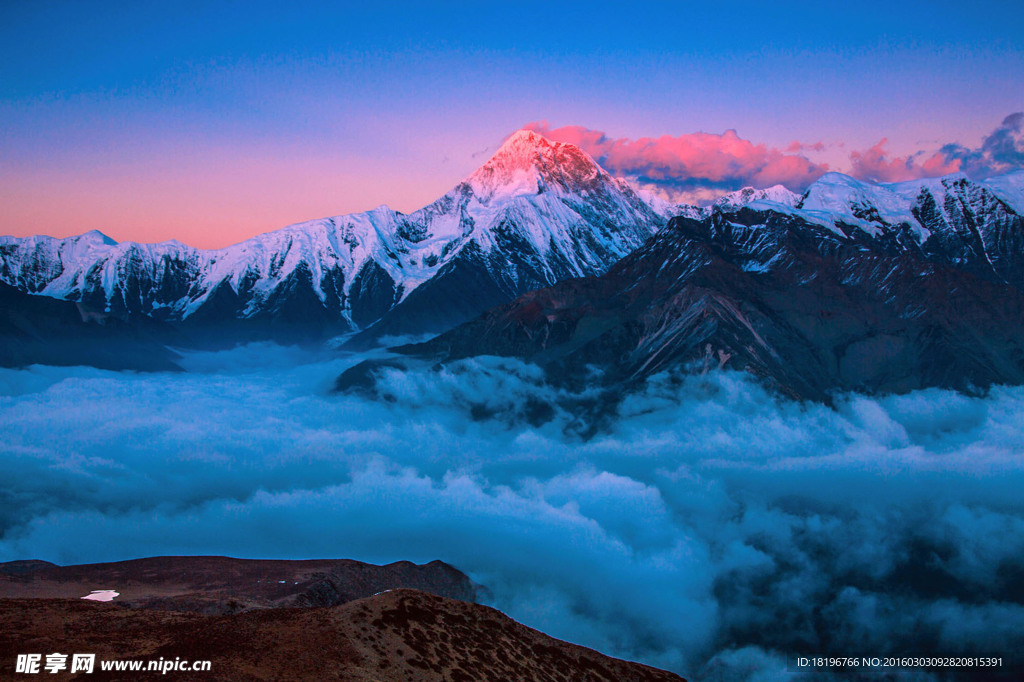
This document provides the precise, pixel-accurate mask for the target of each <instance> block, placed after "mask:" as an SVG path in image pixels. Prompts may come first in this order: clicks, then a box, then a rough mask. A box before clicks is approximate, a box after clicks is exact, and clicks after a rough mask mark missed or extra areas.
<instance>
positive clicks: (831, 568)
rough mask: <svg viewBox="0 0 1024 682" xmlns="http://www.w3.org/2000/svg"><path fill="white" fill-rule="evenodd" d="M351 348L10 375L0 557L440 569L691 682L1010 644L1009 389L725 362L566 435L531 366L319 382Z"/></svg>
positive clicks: (1021, 623) (2, 453) (1023, 543)
mask: <svg viewBox="0 0 1024 682" xmlns="http://www.w3.org/2000/svg"><path fill="white" fill-rule="evenodd" d="M354 361H355V358H347V359H346V358H342V359H327V358H322V357H317V356H311V355H304V354H302V353H299V352H296V351H281V350H279V349H274V348H272V347H269V346H254V347H249V348H246V349H240V350H237V351H233V352H229V353H219V354H205V355H197V356H193V357H192V358H191V359H190V363H191V368H192V369H193V370H194V371H193V372H192V373H189V374H184V375H150V376H138V375H127V374H123V375H122V374H116V373H109V372H100V371H95V370H82V369H55V368H32V369H30V370H24V371H11V370H3V371H2V372H0V443H2V445H0V476H2V477H3V479H4V480H5V481H6V482H7V483H6V485H5V486H4V487H3V490H2V492H0V533H2V535H0V560H11V559H20V558H29V557H38V558H43V559H48V560H52V561H56V562H59V563H73V562H89V561H107V560H117V559H125V558H131V557H137V556H151V555H158V554H198V553H203V554H227V555H234V556H248V557H288V558H305V557H350V558H356V559H362V560H367V561H375V562H386V561H394V560H398V559H411V560H414V561H427V560H431V559H435V558H439V559H442V560H445V561H448V562H450V563H452V564H454V565H456V566H458V567H460V568H462V569H463V570H465V571H467V572H469V573H471V575H472V576H473V577H474V578H475V579H476V580H478V581H480V582H482V583H484V584H485V585H487V586H488V587H489V588H490V589H491V590H492V591H493V594H494V604H495V605H496V606H497V607H499V608H501V609H503V610H505V611H506V612H508V613H510V614H511V615H512V616H513V617H515V618H517V619H518V620H521V621H522V622H525V623H526V624H528V625H531V626H533V627H537V628H540V629H541V630H544V631H546V632H548V633H550V634H552V635H554V636H556V637H560V638H564V639H568V640H571V641H575V642H579V643H582V644H586V645H588V646H592V647H596V648H598V649H600V650H602V651H604V652H607V653H610V654H613V655H618V656H625V657H628V658H632V659H636V660H642V661H644V662H647V663H650V664H653V665H659V666H663V667H669V668H672V669H674V670H677V671H680V672H681V673H683V674H684V675H686V676H687V677H688V678H690V679H694V680H712V679H714V680H731V679H737V680H738V679H753V678H755V677H757V676H762V677H763V678H764V679H771V678H775V677H779V676H782V675H784V674H785V666H786V665H787V657H792V656H794V655H805V654H807V653H821V654H830V653H831V654H835V655H846V654H849V655H853V654H858V655H874V654H882V653H923V652H929V651H930V652H936V653H944V654H954V653H965V654H976V655H983V654H993V655H1002V656H1004V657H1007V658H1009V657H1010V656H1011V655H1012V653H1013V652H1014V651H1020V650H1024V635H1022V634H1021V633H1022V632H1024V591H1022V589H1021V585H1022V581H1021V576H1024V502H1022V501H1021V498H1020V493H1019V491H1020V490H1021V489H1022V488H1024V458H1022V457H1021V446H1020V443H1022V442H1024V389H1019V388H1003V389H996V390H994V391H992V393H991V394H990V395H989V396H988V397H986V398H974V397H965V396H961V395H958V394H955V393H950V392H945V391H923V392H918V393H914V394H911V395H907V396H901V397H888V398H882V399H870V398H865V397H860V396H849V397H847V398H845V399H844V400H841V401H840V403H839V406H838V407H837V409H835V410H832V409H828V408H825V407H821V406H817V405H800V404H795V403H790V402H779V401H778V400H776V399H775V398H773V397H771V396H769V395H768V394H766V393H765V392H764V391H763V390H762V389H760V388H759V387H758V386H757V385H755V384H752V383H750V382H749V381H747V380H746V379H745V378H744V377H743V376H741V375H737V374H731V373H724V374H718V375H713V376H709V377H696V378H692V379H690V380H688V381H687V382H685V383H683V384H675V383H673V382H670V381H669V380H667V379H663V378H657V379H656V380H654V381H652V382H651V383H650V385H649V386H648V387H647V389H646V390H645V391H643V392H641V393H638V394H636V395H633V396H631V397H629V398H628V399H626V400H625V402H624V403H623V404H622V407H621V409H620V416H619V419H618V420H617V421H616V422H615V423H614V425H612V426H611V427H610V428H609V429H608V430H606V431H604V432H602V433H599V434H598V435H597V436H594V437H593V438H590V439H583V438H580V437H578V436H576V435H574V434H576V433H578V432H579V429H578V428H576V420H577V419H578V416H575V415H573V414H571V413H570V412H569V411H568V410H567V409H565V408H564V407H563V406H564V405H568V404H570V403H571V402H572V401H571V400H569V398H578V397H579V396H567V395H565V394H564V393H560V392H559V391H558V390H556V389H553V388H551V387H549V386H547V385H546V384H545V383H544V381H543V376H542V375H541V374H540V372H539V370H537V369H536V368H533V367H529V366H525V365H522V364H520V363H518V362H515V361H510V360H497V359H486V358H485V359H478V360H473V361H466V362H462V363H458V364H455V365H452V366H449V367H447V368H445V369H442V370H440V371H436V372H435V371H431V370H423V371H412V372H405V373H403V372H400V371H398V370H388V371H387V373H386V374H385V375H384V376H383V377H382V378H381V380H380V382H379V390H380V393H381V398H380V399H378V400H369V399H365V398H359V397H354V396H330V395H327V394H326V389H327V387H328V386H329V385H330V382H331V380H332V379H333V377H334V376H336V375H337V373H338V372H340V371H341V370H342V369H344V368H345V367H346V366H347V365H349V364H351V363H352V362H354ZM268 366H269V367H271V369H266V368H265V367H268ZM536 405H546V406H548V408H549V410H548V412H547V414H548V416H549V417H550V419H548V420H547V421H546V423H544V424H542V425H539V426H530V425H529V424H528V422H527V420H525V419H524V418H523V415H525V414H535V413H536V410H535V407H536ZM922 679H927V676H925V677H924V678H922Z"/></svg>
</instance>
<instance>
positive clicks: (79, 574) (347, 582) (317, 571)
mask: <svg viewBox="0 0 1024 682" xmlns="http://www.w3.org/2000/svg"><path fill="white" fill-rule="evenodd" d="M398 587H409V588H412V589H416V590H422V591H424V592H430V593H431V594H436V595H439V596H442V597H450V598H452V599H461V600H463V601H476V598H477V589H478V586H477V585H475V584H474V583H473V582H472V581H471V580H470V579H469V577H468V576H466V575H465V574H464V573H462V572H461V571H459V570H458V569H457V568H454V567H453V566H449V565H448V564H446V563H444V562H442V561H431V562H430V563H428V564H422V565H417V564H414V563H412V562H409V561H398V562H395V563H393V564H387V565H386V566H375V565H373V564H366V563H363V562H361V561H352V560H348V559H313V560H306V561H287V560H267V559H232V558H228V557H222V556H169V557H152V558H148V559H133V560H131V561H117V562H113V563H105V564H81V565H77V566H58V565H56V564H51V563H49V562H47V561H38V560H30V561H11V562H8V563H0V598H4V597H14V598H37V599H40V598H42V599H45V598H63V599H76V598H81V597H84V596H86V595H88V594H90V593H91V592H93V591H96V590H113V591H115V592H117V593H118V596H117V597H115V598H114V602H115V603H116V604H119V605H121V606H127V607H129V608H135V609H160V610H164V611H187V612H189V613H202V614H207V615H227V614H231V613H238V612H240V611H246V610H248V609H254V608H272V607H279V606H336V605H338V604H344V603H345V602H349V601H352V600H354V599H361V598H363V597H369V596H371V595H373V594H376V593H378V592H382V591H383V590H390V589H394V588H398Z"/></svg>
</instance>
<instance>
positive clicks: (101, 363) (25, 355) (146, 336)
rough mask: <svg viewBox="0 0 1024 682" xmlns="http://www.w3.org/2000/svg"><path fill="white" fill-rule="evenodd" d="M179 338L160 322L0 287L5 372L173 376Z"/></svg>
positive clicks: (0, 352) (0, 346)
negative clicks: (79, 370)
mask: <svg viewBox="0 0 1024 682" xmlns="http://www.w3.org/2000/svg"><path fill="white" fill-rule="evenodd" d="M101 310H102V309H101ZM180 338H181V337H180V335H179V334H178V332H177V331H176V330H175V329H173V328H172V327H170V326H169V325H167V324H165V323H161V322H158V321H156V320H151V319H144V318H143V319H132V320H122V319H119V318H117V317H115V316H113V315H109V314H106V313H103V312H100V311H97V310H94V309H90V308H89V307H88V306H85V305H83V304H82V303H78V302H73V301H61V300H58V299H54V298H50V297H48V296H34V295H32V294H26V293H24V292H21V291H18V290H17V289H15V288H13V287H10V286H8V285H6V284H4V283H2V282H0V367H25V366H27V365H34V364H42V365H64V366H71V365H90V366H92V367H99V368H101V369H113V370H140V371H168V370H170V371H173V370H177V369H180V368H179V367H178V365H177V364H176V362H175V360H176V359H177V358H178V355H177V354H176V353H174V352H172V351H170V350H168V349H167V348H166V346H165V344H168V343H174V342H175V341H177V340H180Z"/></svg>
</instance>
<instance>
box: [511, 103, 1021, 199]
mask: <svg viewBox="0 0 1024 682" xmlns="http://www.w3.org/2000/svg"><path fill="white" fill-rule="evenodd" d="M526 127H527V128H529V129H531V130H535V131H537V132H539V133H541V134H543V135H544V136H546V137H548V138H550V139H553V140H559V141H561V142H569V143H572V144H575V145H577V146H579V147H580V148H582V149H584V150H585V151H587V152H588V153H589V154H590V155H591V156H593V157H594V158H595V159H597V161H598V162H599V163H600V164H601V165H602V166H604V167H605V168H606V169H607V170H608V171H609V172H611V173H612V174H615V175H619V176H622V177H626V178H629V179H631V180H632V181H633V182H635V183H636V184H637V185H638V186H640V187H641V188H643V189H647V190H650V191H653V192H655V193H657V194H659V195H661V196H662V197H664V198H666V199H671V200H675V201H687V202H693V203H701V202H705V201H707V200H710V199H713V198H714V197H716V196H718V195H720V194H723V193H724V192H726V191H730V190H736V189H740V188H742V187H745V186H753V187H769V186H771V185H776V184H781V185H785V186H786V187H788V188H789V189H791V190H793V191H801V190H803V189H804V188H806V187H807V185H809V184H810V183H811V182H814V181H815V180H816V179H818V178H819V177H820V176H821V175H822V174H824V173H826V172H827V171H829V170H840V171H844V172H849V173H850V174H851V175H853V176H854V177H857V178H860V179H863V180H870V181H873V182H902V181H905V180H913V179H917V178H923V177H936V176H940V175H947V174H949V173H956V172H964V173H966V174H967V175H969V176H970V177H972V178H975V179H983V178H986V177H990V176H993V175H998V174H1001V173H1007V172H1010V171H1013V170H1017V169H1020V168H1024V112H1021V113H1014V114H1010V115H1009V116H1007V117H1006V118H1005V119H1003V122H1002V123H1001V124H1000V125H999V126H998V127H997V128H996V129H995V130H993V131H992V133H990V134H989V135H987V136H986V137H985V138H984V139H983V140H982V143H981V145H980V146H979V147H978V148H976V149H970V148H968V147H965V146H963V145H960V144H957V143H950V144H946V145H943V146H942V147H941V148H939V149H936V150H932V151H918V152H916V153H914V154H909V155H907V156H892V155H891V154H890V153H889V152H888V151H887V150H886V144H887V142H888V140H887V139H886V138H882V140H881V141H879V142H878V144H876V145H874V146H872V147H870V148H868V149H864V150H854V151H852V152H850V167H849V168H848V169H844V168H832V169H830V168H829V166H828V165H827V164H824V163H816V162H814V161H812V160H811V159H810V158H808V156H807V155H806V152H821V151H823V149H824V145H823V143H821V142H815V143H802V142H798V141H795V142H793V143H792V144H790V145H788V146H787V147H786V149H785V150H781V149H777V148H774V147H768V146H767V145H765V144H757V143H754V142H751V141H750V140H746V139H744V138H742V137H740V136H739V134H738V133H737V132H736V131H735V130H727V131H725V132H724V133H721V134H713V133H703V132H702V133H693V134H689V135H679V136H677V137H672V136H670V135H663V136H661V137H658V138H649V137H643V138H639V139H630V138H624V137H622V138H612V137H609V136H608V135H606V134H605V133H603V132H601V131H599V130H592V129H590V128H585V127H583V126H562V127H559V128H552V127H551V126H550V125H549V124H548V123H547V122H546V121H540V122H534V123H530V124H528V125H527V126H526Z"/></svg>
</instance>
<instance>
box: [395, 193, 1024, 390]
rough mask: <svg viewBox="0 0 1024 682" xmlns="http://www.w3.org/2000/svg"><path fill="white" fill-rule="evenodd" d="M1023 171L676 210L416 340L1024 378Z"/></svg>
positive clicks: (527, 353) (616, 373)
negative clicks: (574, 270) (643, 237)
mask: <svg viewBox="0 0 1024 682" xmlns="http://www.w3.org/2000/svg"><path fill="white" fill-rule="evenodd" d="M1022 187H1024V173H1015V174H1012V175H1009V176H1004V177H1001V178H996V179H995V180H992V181H987V182H985V183H976V182H972V181H970V180H968V179H967V178H966V177H963V176H948V177H945V178H939V179H934V180H924V181H917V182H912V183H902V184H898V185H890V186H877V185H871V184H869V183H863V182H858V181H856V180H854V179H852V178H849V177H847V176H844V175H840V174H834V173H833V174H828V175H826V176H824V177H822V178H821V179H820V180H818V181H817V182H815V183H814V184H813V185H811V186H810V188H809V189H808V190H807V192H805V193H804V194H803V195H802V196H788V195H781V198H782V199H784V201H779V200H778V198H780V197H774V198H764V199H762V198H760V197H758V196H757V194H756V193H748V194H749V195H751V196H750V198H751V199H752V200H751V201H750V202H748V203H742V202H736V201H731V200H726V201H724V202H722V203H721V204H720V205H717V206H712V207H710V209H707V210H704V211H701V212H698V213H696V214H692V215H691V216H680V217H677V218H674V219H672V220H671V221H670V222H669V224H668V226H667V227H666V228H665V229H664V230H662V231H661V232H659V233H658V234H657V235H656V236H654V237H653V238H651V239H650V240H649V241H648V242H647V243H645V244H644V245H643V246H642V247H640V248H639V249H637V250H636V251H634V252H633V253H632V254H630V255H629V256H627V257H626V258H624V259H622V260H621V261H619V262H618V263H616V264H615V265H614V266H613V267H612V268H611V269H610V270H609V271H608V272H607V273H605V274H604V275H601V276H597V277H589V278H578V279H573V280H567V281H565V282H561V283H559V284H556V285H554V286H552V287H548V288H544V289H540V290H537V291H533V292H529V293H527V294H525V295H523V296H521V297H519V298H517V299H516V300H515V301H512V302H510V303H508V304H505V305H503V306H499V307H497V308H495V309H492V310H490V311H488V312H487V313H486V314H484V315H483V316H481V317H479V318H478V319H476V320H474V321H472V322H470V323H467V324H465V325H462V326H460V327H458V328H456V329H453V330H451V331H449V332H446V333H444V334H442V335H440V336H438V337H436V338H435V339H432V340H430V341H428V342H426V343H424V344H420V345H416V346H408V347H404V348H403V349H402V350H403V351H404V352H406V353H411V354H419V355H425V356H428V357H437V356H440V357H442V358H444V359H448V360H451V359H458V358H463V357H467V356H473V355H481V354H490V355H507V356H516V357H522V358H525V359H529V360H531V361H534V362H537V363H539V364H542V365H544V366H545V367H547V369H548V374H549V376H550V377H552V378H555V379H558V380H561V381H568V382H573V381H575V382H582V381H588V382H592V381H594V380H595V379H594V371H593V370H594V369H595V368H597V369H599V370H600V373H599V376H600V377H601V380H603V381H605V382H607V383H610V384H612V385H616V386H621V385H629V384H631V383H636V382H641V381H643V380H645V379H647V378H648V377H650V376H651V375H653V374H656V373H658V372H661V371H665V370H684V371H686V372H687V373H692V372H695V371H696V372H704V371H707V370H708V369H710V368H713V367H727V368H734V369H742V370H744V371H747V372H750V373H752V374H755V375H757V376H760V377H762V378H763V379H764V380H765V381H766V382H767V383H769V384H770V385H772V386H773V387H774V388H776V389H778V390H779V391H780V392H782V393H784V394H787V395H790V396H792V397H796V398H809V399H815V400H828V399H829V398H830V396H831V395H832V394H834V392H836V391H843V390H861V391H870V392H873V391H883V392H888V391H897V392H902V391H908V390H912V389H917V388H925V387H931V386H939V387H950V388H956V389H960V390H974V389H978V388H984V387H986V386H989V385H991V384H995V383H1014V384H1020V383H1024V218H1022V217H1021V216H1022V212H1021V209H1022V207H1024V192H1022V191H1021V189H1022Z"/></svg>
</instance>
